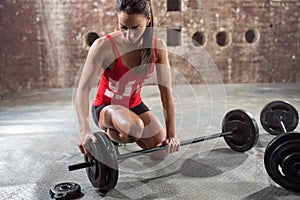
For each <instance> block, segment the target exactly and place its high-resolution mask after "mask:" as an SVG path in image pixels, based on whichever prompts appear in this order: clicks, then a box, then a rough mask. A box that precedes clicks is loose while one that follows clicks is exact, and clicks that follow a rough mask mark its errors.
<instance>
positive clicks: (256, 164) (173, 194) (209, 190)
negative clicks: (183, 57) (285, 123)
mask: <svg viewBox="0 0 300 200" xmlns="http://www.w3.org/2000/svg"><path fill="white" fill-rule="evenodd" d="M74 92H75V90H74V89H47V90H35V91H30V92H20V93H15V94H11V95H6V96H4V98H3V99H1V100H0V146H1V150H2V152H1V154H0V180H1V181H0V199H18V200H19V199H50V196H49V189H50V188H51V187H52V186H53V185H55V184H58V183H61V182H68V181H72V182H76V183H78V184H80V185H81V188H82V193H83V197H82V198H81V199H102V198H103V199H247V200H248V199H289V200H290V199H300V194H296V193H294V192H291V191H288V190H286V189H284V188H282V187H280V186H278V185H276V184H275V183H274V182H273V181H272V180H271V179H270V178H269V177H268V175H267V173H266V171H265V168H264V164H263V155H264V150H265V147H266V145H267V144H268V143H269V142H270V141H271V139H272V138H274V136H272V135H269V134H268V133H266V132H265V131H264V130H263V129H262V127H261V125H260V123H259V114H260V111H261V109H262V108H263V107H264V105H266V104H267V103H268V102H270V101H273V100H286V101H289V102H290V103H292V104H293V105H294V107H295V108H296V109H297V110H298V112H299V111H300V84H247V85H243V84H240V85H193V86H190V85H175V86H174V96H175V104H176V109H177V110H176V113H177V132H178V137H179V138H180V139H181V140H184V139H189V138H192V137H197V136H202V135H210V134H213V133H216V132H220V131H221V122H222V118H223V116H224V115H225V113H226V112H227V111H229V110H231V109H234V108H242V109H245V110H247V111H249V112H250V113H252V114H253V116H254V117H255V119H256V120H257V122H258V125H259V129H260V138H259V141H258V143H257V145H256V146H255V147H254V148H252V149H251V150H249V151H247V152H245V153H237V152H234V151H233V150H231V149H230V148H229V147H228V146H227V145H226V143H225V142H224V140H223V139H222V138H220V139H214V140H210V141H206V142H202V143H198V144H193V145H188V146H185V147H182V148H181V150H180V152H178V153H176V154H172V155H171V156H169V157H168V158H167V159H166V160H164V161H160V162H158V161H153V160H151V159H150V158H149V157H148V156H147V155H143V156H139V157H135V158H130V159H128V160H126V161H124V162H122V163H120V165H119V170H120V175H119V181H118V184H117V186H116V188H115V189H114V190H113V191H111V192H110V193H108V194H107V195H106V196H104V197H103V196H101V195H100V194H99V193H98V192H97V191H96V190H95V189H94V188H93V187H92V185H91V183H90V182H89V180H88V177H87V175H86V173H85V170H78V171H73V172H69V171H68V168H67V166H68V165H71V164H75V163H78V162H82V160H83V155H82V154H81V153H79V150H78V148H77V146H76V143H77V139H78V124H77V122H76V115H75V110H74V107H73V99H74ZM94 94H95V90H94V91H93V92H92V94H91V99H92V98H93V95H94ZM142 95H143V97H144V102H145V103H146V104H147V105H148V106H149V107H150V108H151V110H152V111H153V112H154V113H155V114H156V115H157V116H158V117H159V119H160V120H162V121H163V118H162V116H163V115H162V112H161V105H160V101H159V98H158V90H157V88H156V87H155V86H146V87H145V88H144V91H143V94H142ZM91 124H92V127H93V130H95V131H97V128H96V127H95V126H94V125H93V122H92V120H91ZM296 130H297V131H298V132H299V131H300V130H299V126H298V127H297V129H296ZM136 149H138V147H137V145H135V144H128V145H126V146H121V147H120V150H121V151H123V152H126V151H132V150H136Z"/></svg>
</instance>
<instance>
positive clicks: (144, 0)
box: [115, 0, 154, 73]
mask: <svg viewBox="0 0 300 200" xmlns="http://www.w3.org/2000/svg"><path fill="white" fill-rule="evenodd" d="M115 9H116V11H117V12H121V11H122V12H125V13H126V14H128V15H130V14H142V15H144V16H145V17H146V18H147V17H149V16H151V21H150V23H149V24H147V27H146V30H145V32H144V34H143V49H142V51H141V56H142V63H141V64H148V63H152V60H153V55H154V50H153V48H152V46H153V26H154V25H153V24H154V23H153V12H152V4H151V0H116V4H115ZM146 66H147V67H146V73H148V72H149V70H150V67H151V65H149V64H148V65H146Z"/></svg>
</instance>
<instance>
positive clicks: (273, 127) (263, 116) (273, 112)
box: [260, 101, 299, 135]
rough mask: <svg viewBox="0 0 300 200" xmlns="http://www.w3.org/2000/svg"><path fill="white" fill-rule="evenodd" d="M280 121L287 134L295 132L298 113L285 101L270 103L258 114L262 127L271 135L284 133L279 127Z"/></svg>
mask: <svg viewBox="0 0 300 200" xmlns="http://www.w3.org/2000/svg"><path fill="white" fill-rule="evenodd" d="M280 120H281V121H282V122H283V124H284V126H285V128H286V131H287V132H289V131H293V130H295V128H296V127H297V125H298V121H299V115H298V112H297V110H296V109H295V108H294V107H293V106H292V105H291V104H290V103H288V102H286V101H272V102H270V103H268V104H267V105H266V106H265V107H264V108H263V109H262V111H261V113H260V123H261V125H262V127H263V128H264V129H265V130H266V131H267V132H268V133H270V134H272V135H278V134H280V133H283V132H284V130H283V129H282V126H281V125H280Z"/></svg>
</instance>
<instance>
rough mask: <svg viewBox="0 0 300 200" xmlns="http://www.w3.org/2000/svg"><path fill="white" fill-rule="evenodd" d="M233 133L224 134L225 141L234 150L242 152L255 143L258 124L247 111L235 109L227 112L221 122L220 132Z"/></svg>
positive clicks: (257, 134)
mask: <svg viewBox="0 0 300 200" xmlns="http://www.w3.org/2000/svg"><path fill="white" fill-rule="evenodd" d="M229 131H232V132H233V133H232V134H230V135H228V136H224V139H225V141H226V143H227V144H228V145H229V146H230V147H231V148H232V149H233V150H235V151H238V152H244V151H247V150H249V149H251V148H252V147H253V146H255V145H256V143H257V140H258V136H259V133H258V126H257V123H256V121H255V119H254V117H253V116H252V114H250V113H249V112H246V111H244V110H240V109H236V110H232V111H230V112H228V113H227V114H226V115H225V117H224V119H223V122H222V132H223V133H224V132H229Z"/></svg>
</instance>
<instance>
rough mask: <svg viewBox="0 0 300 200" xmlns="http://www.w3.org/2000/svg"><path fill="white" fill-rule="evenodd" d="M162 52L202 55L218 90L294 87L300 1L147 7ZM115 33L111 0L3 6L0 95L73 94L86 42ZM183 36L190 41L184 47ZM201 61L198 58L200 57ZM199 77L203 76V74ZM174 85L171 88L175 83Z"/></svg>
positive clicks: (299, 55) (185, 68) (190, 70)
mask: <svg viewBox="0 0 300 200" xmlns="http://www.w3.org/2000/svg"><path fill="white" fill-rule="evenodd" d="M153 4H154V11H155V16H156V18H155V20H156V25H157V26H159V27H162V28H167V29H168V30H175V31H177V32H175V33H178V34H174V31H170V32H168V31H166V34H165V38H164V39H165V40H166V42H167V44H168V48H169V49H170V50H172V49H173V48H177V49H178V48H185V49H186V48H189V47H190V51H188V52H186V56H188V55H198V54H200V52H203V50H204V51H205V52H207V53H208V54H209V55H210V56H211V58H212V60H213V61H214V62H215V64H216V66H217V68H218V71H219V72H220V75H221V77H222V80H223V82H224V83H299V82H300V62H299V61H300V12H299V10H300V1H299V0H276V1H275V0H243V1H240V0H214V1H210V0H201V1H200V0H181V1H176V0H161V1H153ZM116 29H117V18H116V14H115V12H114V8H113V3H112V1H111V0H98V1H96V0H94V1H92V0H2V1H1V2H0V34H1V37H0V44H1V45H0V52H1V62H0V95H3V94H5V93H11V92H16V91H24V90H32V89H41V88H65V87H74V86H76V85H74V83H75V82H76V80H75V79H76V76H77V74H78V72H79V69H80V67H81V66H82V65H83V63H84V59H85V57H86V55H87V52H88V46H87V45H86V39H85V38H86V36H88V35H89V34H91V33H93V32H94V33H97V34H99V35H100V36H103V35H105V34H106V33H108V32H111V31H113V30H116ZM183 36H186V37H188V38H191V39H192V38H193V39H194V40H195V41H197V43H192V44H191V43H190V42H188V41H187V40H185V39H182V38H183ZM199 57H200V58H201V55H199ZM170 63H171V66H172V67H174V68H176V70H177V71H179V72H180V73H181V74H182V75H183V76H184V77H185V78H186V80H188V82H189V83H192V84H198V83H200V84H203V83H214V82H215V79H216V77H214V74H211V75H210V76H209V77H201V76H203V74H199V73H195V69H194V67H193V66H192V65H191V64H189V63H188V62H187V61H186V60H185V59H183V58H182V57H180V56H177V55H175V54H170ZM204 74H205V73H204ZM178 80H179V79H176V78H175V79H174V82H175V83H177V82H180V81H178Z"/></svg>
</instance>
